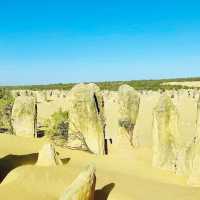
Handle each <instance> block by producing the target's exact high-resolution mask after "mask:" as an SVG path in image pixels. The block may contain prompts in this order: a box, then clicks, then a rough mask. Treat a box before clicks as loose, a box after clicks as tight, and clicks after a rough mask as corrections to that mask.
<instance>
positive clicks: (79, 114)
mask: <svg viewBox="0 0 200 200" xmlns="http://www.w3.org/2000/svg"><path fill="white" fill-rule="evenodd" d="M67 103H68V112H69V137H71V136H70V135H72V136H73V137H74V136H76V137H77V138H79V139H80V140H81V141H82V143H83V144H85V146H87V148H88V150H89V151H90V152H93V153H95V154H104V123H103V118H102V97H101V94H100V90H99V88H98V87H97V86H96V85H95V84H79V85H76V86H74V87H73V88H72V90H71V91H70V92H69V93H68V96H67Z"/></svg>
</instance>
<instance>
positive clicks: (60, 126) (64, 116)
mask: <svg viewBox="0 0 200 200" xmlns="http://www.w3.org/2000/svg"><path fill="white" fill-rule="evenodd" d="M46 126H47V130H46V134H47V136H48V137H50V138H52V137H54V136H61V137H64V138H65V139H67V138H68V128H69V116H68V112H66V111H65V112H63V111H62V110H61V109H60V110H59V111H58V112H56V113H54V114H53V115H52V116H51V118H50V119H49V120H47V122H46Z"/></svg>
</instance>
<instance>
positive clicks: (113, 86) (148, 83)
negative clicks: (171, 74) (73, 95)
mask: <svg viewBox="0 0 200 200" xmlns="http://www.w3.org/2000/svg"><path fill="white" fill-rule="evenodd" d="M185 81H200V77H196V78H178V79H160V80H132V81H107V82H97V83H96V84H97V85H98V86H99V87H100V88H101V89H103V90H117V89H118V87H119V86H120V85H122V84H128V85H130V86H132V87H134V88H135V89H136V90H159V89H161V90H169V89H181V88H185V89H188V88H191V87H187V86H180V85H179V86H177V85H162V83H165V82H185ZM74 85H75V83H67V84H63V83H58V84H47V85H27V86H26V85H24V86H0V88H5V89H7V90H13V89H15V90H18V89H19V90H54V89H57V90H70V89H71V88H72V87H73V86H74Z"/></svg>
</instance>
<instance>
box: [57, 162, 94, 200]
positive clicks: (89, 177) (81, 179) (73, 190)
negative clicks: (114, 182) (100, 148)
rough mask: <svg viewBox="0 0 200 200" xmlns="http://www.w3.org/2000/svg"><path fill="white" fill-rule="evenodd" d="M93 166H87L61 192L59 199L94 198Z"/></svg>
mask: <svg viewBox="0 0 200 200" xmlns="http://www.w3.org/2000/svg"><path fill="white" fill-rule="evenodd" d="M95 184H96V177H95V167H93V166H91V165H90V166H87V167H86V168H85V169H84V170H83V171H82V172H81V173H80V174H79V176H78V177H77V178H76V179H75V181H74V182H73V183H72V184H71V185H70V186H69V187H68V188H67V189H66V191H65V192H64V194H62V196H61V198H60V200H94V192H95Z"/></svg>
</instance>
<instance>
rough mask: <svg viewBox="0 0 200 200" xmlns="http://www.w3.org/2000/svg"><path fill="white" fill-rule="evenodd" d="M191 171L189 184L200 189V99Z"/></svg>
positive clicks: (191, 151)
mask: <svg viewBox="0 0 200 200" xmlns="http://www.w3.org/2000/svg"><path fill="white" fill-rule="evenodd" d="M189 169H190V176H189V179H188V184H189V185H191V186H198V187H200V98H199V99H198V102H197V120H196V135H195V136H194V137H193V144H192V145H191V148H190V151H189Z"/></svg>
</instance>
